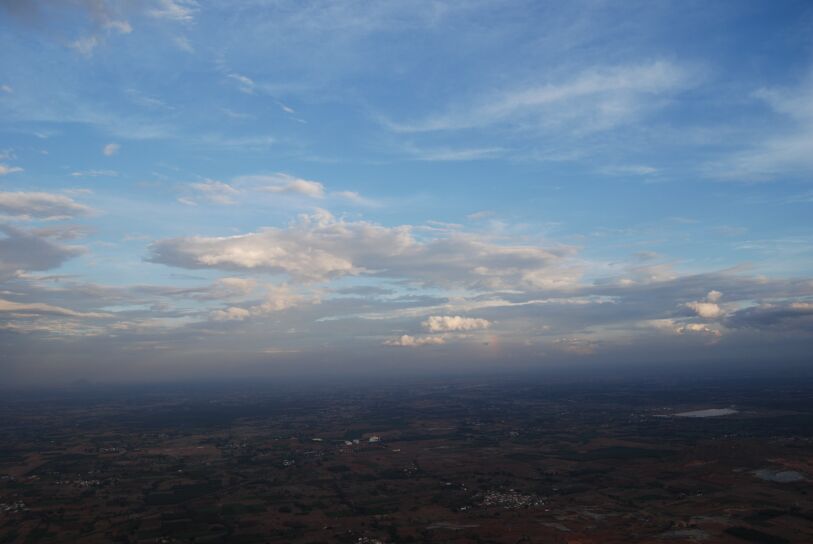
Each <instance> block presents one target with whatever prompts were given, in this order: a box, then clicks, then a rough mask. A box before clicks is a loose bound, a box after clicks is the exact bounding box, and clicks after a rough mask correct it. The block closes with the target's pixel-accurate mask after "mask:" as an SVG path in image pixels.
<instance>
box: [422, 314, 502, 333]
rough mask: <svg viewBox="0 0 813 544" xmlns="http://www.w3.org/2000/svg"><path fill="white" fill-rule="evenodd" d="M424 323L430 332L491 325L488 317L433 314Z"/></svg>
mask: <svg viewBox="0 0 813 544" xmlns="http://www.w3.org/2000/svg"><path fill="white" fill-rule="evenodd" d="M422 325H423V327H424V328H425V329H426V330H428V331H429V332H457V331H471V330H477V329H487V328H488V327H490V326H491V322H490V321H488V320H487V319H477V318H474V317H461V316H459V315H455V316H452V315H432V316H429V318H427V320H426V321H424V322H423V323H422Z"/></svg>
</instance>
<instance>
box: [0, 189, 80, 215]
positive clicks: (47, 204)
mask: <svg viewBox="0 0 813 544" xmlns="http://www.w3.org/2000/svg"><path fill="white" fill-rule="evenodd" d="M91 211H92V210H91V209H90V208H89V207H87V206H85V205H83V204H79V203H78V202H76V201H75V200H73V199H72V198H70V197H67V196H64V195H56V194H53V193H41V192H30V193H28V192H0V214H6V215H11V216H13V217H16V218H18V219H31V218H37V219H48V220H54V219H67V218H69V217H76V216H79V215H88V214H90V213H91Z"/></svg>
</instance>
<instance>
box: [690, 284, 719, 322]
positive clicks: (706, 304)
mask: <svg viewBox="0 0 813 544" xmlns="http://www.w3.org/2000/svg"><path fill="white" fill-rule="evenodd" d="M722 296H723V294H722V293H721V292H720V291H714V290H712V291H709V293H708V295H706V300H705V301H693V302H687V303H686V307H687V308H689V309H691V310H693V311H694V312H695V313H696V314H697V315H698V316H700V317H702V318H703V319H717V318H718V317H722V316H724V315H725V310H723V308H721V307H720V305H719V304H717V301H719V300H720V298H721V297H722Z"/></svg>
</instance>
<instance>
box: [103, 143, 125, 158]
mask: <svg viewBox="0 0 813 544" xmlns="http://www.w3.org/2000/svg"><path fill="white" fill-rule="evenodd" d="M120 148H121V146H120V145H119V144H107V145H106V146H104V147H103V148H102V153H103V154H104V155H105V157H112V156H113V155H115V154H116V153H118V152H119V149H120Z"/></svg>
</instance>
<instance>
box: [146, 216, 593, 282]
mask: <svg viewBox="0 0 813 544" xmlns="http://www.w3.org/2000/svg"><path fill="white" fill-rule="evenodd" d="M150 250H151V256H150V260H151V261H153V262H160V263H163V264H168V265H171V266H179V267H183V268H219V269H224V270H258V271H266V272H272V273H285V274H287V275H289V276H291V277H292V278H295V279H298V280H324V279H327V278H330V277H336V276H347V275H360V274H364V275H371V276H381V277H392V278H404V279H409V280H412V281H417V282H420V283H423V284H439V285H464V286H468V287H472V288H484V289H496V288H512V287H513V288H516V287H518V286H523V287H526V288H541V289H563V288H568V287H573V286H574V285H575V283H576V281H577V279H578V277H579V275H580V271H579V269H578V267H576V266H574V265H572V264H569V260H568V257H569V256H570V255H572V253H573V249H572V248H567V247H560V248H556V249H544V248H541V247H538V246H532V245H513V246H505V245H498V244H496V243H493V242H491V241H489V240H488V239H487V238H484V237H483V236H481V235H476V234H471V233H464V232H454V233H451V234H449V233H446V232H443V233H442V235H440V236H439V237H437V238H429V239H426V238H421V239H418V238H415V237H414V236H413V228H412V227H411V226H407V225H404V226H398V227H384V226H381V225H377V224H375V223H370V222H366V221H343V220H337V219H335V218H334V217H333V216H332V215H331V214H329V213H328V212H326V211H319V212H317V213H314V214H312V215H303V216H300V218H299V220H298V221H296V222H294V223H292V224H291V225H290V226H288V227H287V228H284V229H279V228H265V229H262V230H259V231H257V232H253V233H249V234H242V235H237V236H226V237H203V236H195V237H187V238H175V239H168V240H160V241H158V242H155V243H154V244H152V245H151V247H150Z"/></svg>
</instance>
